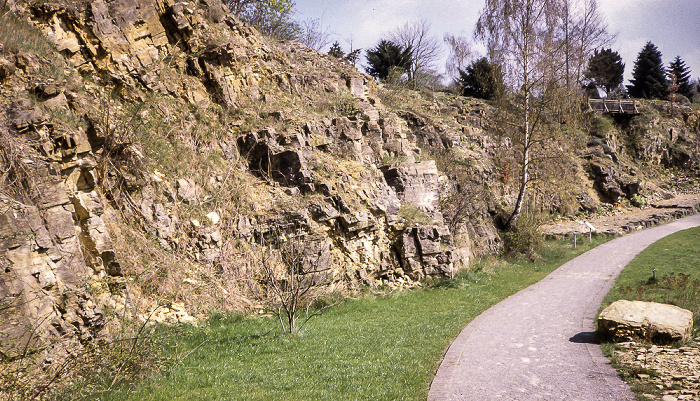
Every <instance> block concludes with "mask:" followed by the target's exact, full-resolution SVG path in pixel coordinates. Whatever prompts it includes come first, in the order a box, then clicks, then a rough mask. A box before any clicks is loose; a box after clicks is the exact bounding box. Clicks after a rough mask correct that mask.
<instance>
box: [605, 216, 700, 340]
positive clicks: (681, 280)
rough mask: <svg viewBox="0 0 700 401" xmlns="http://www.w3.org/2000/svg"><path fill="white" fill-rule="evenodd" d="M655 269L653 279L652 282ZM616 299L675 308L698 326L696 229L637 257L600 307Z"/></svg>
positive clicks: (699, 237)
mask: <svg viewBox="0 0 700 401" xmlns="http://www.w3.org/2000/svg"><path fill="white" fill-rule="evenodd" d="M654 268H656V278H657V280H656V281H654V280H652V269H654ZM618 299H627V300H640V301H653V302H661V303H668V304H674V305H678V306H680V307H682V308H685V309H689V310H691V311H693V314H694V320H695V327H696V328H697V327H698V325H699V324H700V228H691V229H688V230H683V231H681V232H678V233H675V234H673V235H670V236H668V237H665V238H662V239H661V240H659V241H657V242H655V243H653V244H652V245H651V246H649V247H648V248H647V249H645V250H644V251H643V252H642V253H640V254H639V255H637V257H636V258H634V260H632V262H630V263H629V264H628V265H627V266H626V267H625V269H624V270H623V271H622V273H620V276H619V277H618V278H617V281H616V282H615V286H614V287H613V289H612V290H611V291H610V292H609V293H608V295H607V296H606V297H605V300H604V301H603V305H602V307H605V306H608V305H610V304H611V303H613V302H614V301H616V300H618Z"/></svg>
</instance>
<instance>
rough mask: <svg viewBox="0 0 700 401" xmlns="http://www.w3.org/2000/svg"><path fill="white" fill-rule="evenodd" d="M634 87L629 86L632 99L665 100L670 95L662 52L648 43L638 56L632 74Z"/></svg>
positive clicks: (628, 89)
mask: <svg viewBox="0 0 700 401" xmlns="http://www.w3.org/2000/svg"><path fill="white" fill-rule="evenodd" d="M631 82H632V85H629V86H627V91H628V93H629V95H630V96H631V97H637V98H646V99H663V98H665V97H666V96H667V95H668V80H667V79H666V71H665V70H664V64H663V62H662V61H661V52H660V51H659V49H657V48H656V46H655V45H654V44H653V43H651V42H647V44H646V45H645V46H644V48H643V49H642V50H641V51H640V52H639V55H637V61H636V62H635V63H634V72H633V73H632V81H631Z"/></svg>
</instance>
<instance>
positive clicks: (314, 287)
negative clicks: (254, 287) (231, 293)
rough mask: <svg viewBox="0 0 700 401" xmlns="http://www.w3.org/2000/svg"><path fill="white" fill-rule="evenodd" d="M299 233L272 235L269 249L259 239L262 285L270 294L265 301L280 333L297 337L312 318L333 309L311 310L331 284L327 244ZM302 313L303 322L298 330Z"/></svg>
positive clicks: (325, 306)
mask: <svg viewBox="0 0 700 401" xmlns="http://www.w3.org/2000/svg"><path fill="white" fill-rule="evenodd" d="M298 231H299V230H292V231H287V232H286V231H283V230H278V231H277V232H274V233H272V234H274V236H272V241H271V243H270V244H269V246H266V245H267V244H265V240H264V238H261V239H260V249H261V258H260V265H261V267H262V273H263V276H262V281H263V283H264V284H265V285H266V288H267V290H268V292H269V294H268V295H266V296H265V299H264V301H265V303H267V304H269V305H270V306H271V307H272V308H273V310H274V311H275V314H276V315H277V318H278V319H279V322H280V325H281V326H282V330H283V331H285V332H287V333H289V334H295V333H297V332H298V331H299V330H301V329H303V328H304V325H305V324H306V323H307V322H308V321H309V320H310V319H311V318H313V317H314V316H318V315H320V314H321V313H322V312H323V311H324V310H325V309H328V308H330V307H332V306H334V305H333V304H327V305H324V306H320V307H318V306H316V307H314V306H315V305H314V304H315V303H316V301H317V300H318V299H319V297H321V296H322V295H323V293H324V290H325V288H326V287H327V286H328V284H330V282H329V280H328V272H329V271H330V265H331V263H332V256H331V254H330V248H329V247H330V242H328V240H323V239H320V238H310V237H307V236H304V235H302V234H299V233H298ZM302 312H304V319H303V322H302V324H301V325H300V326H297V320H298V319H299V317H300V315H301V313H302Z"/></svg>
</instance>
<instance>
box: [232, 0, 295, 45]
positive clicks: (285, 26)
mask: <svg viewBox="0 0 700 401" xmlns="http://www.w3.org/2000/svg"><path fill="white" fill-rule="evenodd" d="M226 5H227V6H228V8H229V9H230V10H231V12H232V13H234V14H236V15H237V16H238V17H239V18H240V19H241V20H243V21H244V22H246V23H247V24H249V25H252V26H254V27H255V28H257V29H258V31H260V33H262V34H264V35H269V36H273V37H275V38H278V39H283V40H291V39H296V38H298V37H299V35H300V34H301V31H302V28H301V26H300V25H299V23H297V22H296V21H294V20H292V15H294V6H295V5H296V4H295V3H294V1H292V0H227V1H226Z"/></svg>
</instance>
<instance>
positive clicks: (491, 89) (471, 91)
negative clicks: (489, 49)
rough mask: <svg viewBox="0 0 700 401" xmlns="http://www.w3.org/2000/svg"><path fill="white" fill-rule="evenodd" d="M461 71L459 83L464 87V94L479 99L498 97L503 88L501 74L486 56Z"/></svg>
mask: <svg viewBox="0 0 700 401" xmlns="http://www.w3.org/2000/svg"><path fill="white" fill-rule="evenodd" d="M458 71H459V80H458V82H457V83H458V84H459V86H460V88H461V89H462V96H471V97H476V98H479V99H493V98H495V97H497V96H498V95H499V94H500V93H501V92H502V88H503V79H502V77H501V74H500V72H499V70H498V68H496V66H494V65H493V64H491V63H490V62H489V60H488V59H487V58H486V57H482V58H480V59H478V60H476V61H474V62H472V63H471V64H470V65H468V66H467V68H466V69H465V70H461V69H460V70H458Z"/></svg>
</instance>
